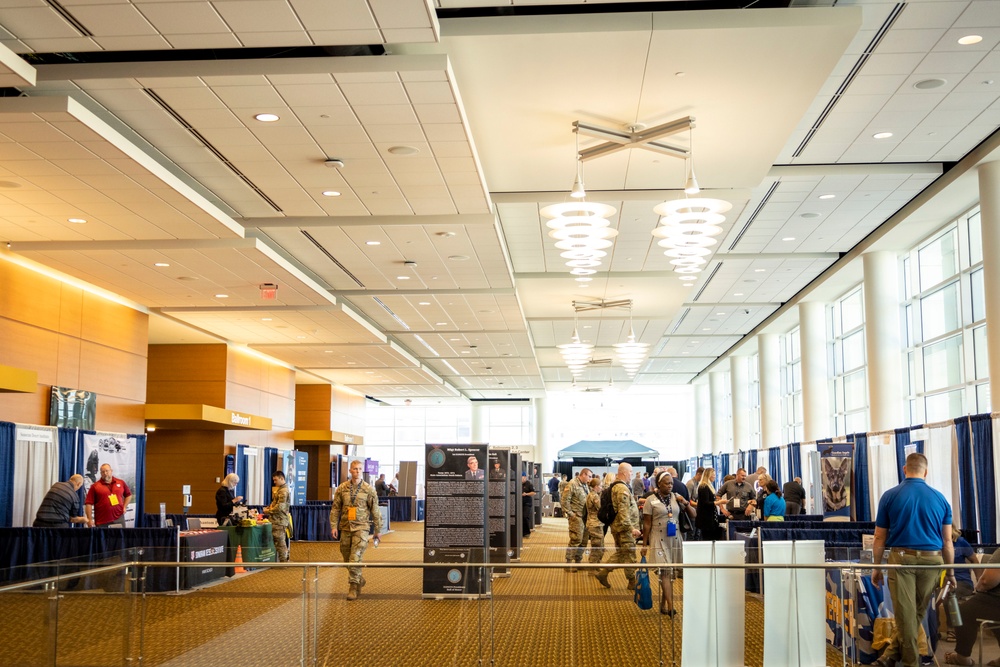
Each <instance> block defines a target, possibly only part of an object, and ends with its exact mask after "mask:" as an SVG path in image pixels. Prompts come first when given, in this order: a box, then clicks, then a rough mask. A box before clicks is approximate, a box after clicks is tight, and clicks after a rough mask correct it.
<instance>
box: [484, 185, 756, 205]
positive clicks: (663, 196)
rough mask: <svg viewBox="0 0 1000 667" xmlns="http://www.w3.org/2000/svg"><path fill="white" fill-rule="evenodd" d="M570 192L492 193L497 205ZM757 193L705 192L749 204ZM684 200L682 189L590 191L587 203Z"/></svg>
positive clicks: (553, 199)
mask: <svg viewBox="0 0 1000 667" xmlns="http://www.w3.org/2000/svg"><path fill="white" fill-rule="evenodd" d="M566 194H567V191H566V190H559V191H551V192H550V191H538V192H526V191H522V192H491V193H490V199H492V200H493V203H494V204H556V203H560V202H563V201H565V200H566ZM752 194H753V193H752V192H751V191H750V190H749V189H748V188H702V189H701V194H700V195H699V196H702V197H715V198H717V199H725V200H727V201H746V200H748V199H750V197H751V195H752ZM683 196H684V189H683V188H682V187H679V188H676V189H656V190H589V189H588V190H587V201H599V202H609V201H622V202H624V201H650V202H656V203H657V204H658V203H660V202H661V201H664V200H668V199H679V198H681V197H683Z"/></svg>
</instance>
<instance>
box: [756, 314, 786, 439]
mask: <svg viewBox="0 0 1000 667" xmlns="http://www.w3.org/2000/svg"><path fill="white" fill-rule="evenodd" d="M757 377H758V378H760V443H761V447H762V448H763V449H768V448H770V447H777V446H778V445H785V444H788V443H786V442H785V441H784V440H783V439H782V437H781V340H780V338H778V335H777V334H760V335H759V336H757Z"/></svg>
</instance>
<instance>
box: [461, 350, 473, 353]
mask: <svg viewBox="0 0 1000 667" xmlns="http://www.w3.org/2000/svg"><path fill="white" fill-rule="evenodd" d="M459 354H471V352H469V351H468V350H462V351H460V352H459Z"/></svg>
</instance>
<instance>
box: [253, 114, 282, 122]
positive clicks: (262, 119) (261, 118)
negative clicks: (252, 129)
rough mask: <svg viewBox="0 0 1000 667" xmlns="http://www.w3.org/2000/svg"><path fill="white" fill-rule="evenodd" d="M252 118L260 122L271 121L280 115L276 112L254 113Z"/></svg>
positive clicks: (277, 118)
mask: <svg viewBox="0 0 1000 667" xmlns="http://www.w3.org/2000/svg"><path fill="white" fill-rule="evenodd" d="M254 118H255V119H256V120H259V121H260V122H262V123H273V122H275V121H276V120H279V119H280V117H279V116H278V115H277V114H273V113H259V114H257V115H255V116H254Z"/></svg>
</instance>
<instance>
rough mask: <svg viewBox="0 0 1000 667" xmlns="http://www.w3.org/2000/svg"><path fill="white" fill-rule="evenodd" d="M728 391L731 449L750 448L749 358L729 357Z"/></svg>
mask: <svg viewBox="0 0 1000 667" xmlns="http://www.w3.org/2000/svg"><path fill="white" fill-rule="evenodd" d="M729 393H730V396H732V401H733V451H734V452H738V451H740V450H741V449H742V450H747V449H750V401H749V399H748V394H749V393H750V360H749V359H748V358H747V357H738V356H736V355H733V356H731V357H729Z"/></svg>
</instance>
